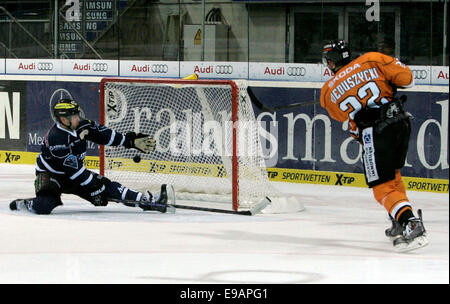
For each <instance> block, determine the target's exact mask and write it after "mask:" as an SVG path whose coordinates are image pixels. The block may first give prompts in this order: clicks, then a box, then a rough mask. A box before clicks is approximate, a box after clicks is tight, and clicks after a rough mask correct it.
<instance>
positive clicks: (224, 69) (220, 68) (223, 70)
mask: <svg viewBox="0 0 450 304" xmlns="http://www.w3.org/2000/svg"><path fill="white" fill-rule="evenodd" d="M216 73H217V74H232V73H233V66H231V65H216Z"/></svg>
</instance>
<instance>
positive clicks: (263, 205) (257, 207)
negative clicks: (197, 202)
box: [110, 197, 271, 216]
mask: <svg viewBox="0 0 450 304" xmlns="http://www.w3.org/2000/svg"><path fill="white" fill-rule="evenodd" d="M110 201H112V202H116V203H121V204H124V205H126V206H130V205H135V206H136V207H140V205H141V204H142V205H146V206H154V207H164V206H167V212H169V213H175V209H176V208H178V209H188V210H197V211H206V212H216V213H227V214H236V215H249V216H251V215H255V214H257V213H260V212H261V210H263V209H264V208H266V207H267V206H268V205H269V204H270V203H271V201H270V199H269V198H268V197H265V198H264V199H262V200H261V201H260V202H259V203H258V204H257V205H255V206H254V207H253V208H251V209H250V210H243V211H234V210H225V209H217V208H208V207H198V206H186V205H177V204H167V205H162V204H157V203H150V204H145V203H139V202H136V201H129V200H117V199H110ZM169 209H170V211H169Z"/></svg>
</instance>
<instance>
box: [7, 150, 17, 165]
mask: <svg viewBox="0 0 450 304" xmlns="http://www.w3.org/2000/svg"><path fill="white" fill-rule="evenodd" d="M5 156H6V159H5V163H12V162H17V161H18V160H19V159H20V155H18V154H12V153H11V152H10V153H8V152H5Z"/></svg>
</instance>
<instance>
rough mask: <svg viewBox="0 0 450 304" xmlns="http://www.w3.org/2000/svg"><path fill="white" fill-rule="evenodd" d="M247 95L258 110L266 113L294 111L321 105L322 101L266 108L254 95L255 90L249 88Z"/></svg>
mask: <svg viewBox="0 0 450 304" xmlns="http://www.w3.org/2000/svg"><path fill="white" fill-rule="evenodd" d="M247 93H248V96H249V97H250V100H251V101H252V103H253V104H254V105H255V106H256V107H257V108H258V109H260V110H263V111H266V112H276V111H279V110H288V109H293V108H298V107H304V106H310V105H316V104H320V100H312V101H304V102H297V103H292V104H289V105H285V106H278V107H269V106H266V105H264V104H263V103H261V101H259V99H258V98H257V97H256V96H255V94H254V93H253V90H252V89H251V88H250V87H247Z"/></svg>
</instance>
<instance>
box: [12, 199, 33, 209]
mask: <svg viewBox="0 0 450 304" xmlns="http://www.w3.org/2000/svg"><path fill="white" fill-rule="evenodd" d="M32 202H33V200H32V199H24V198H18V199H15V200H13V201H12V202H11V203H9V209H10V210H12V211H24V210H25V211H29V210H30V207H29V206H30V204H31V203H32Z"/></svg>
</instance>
